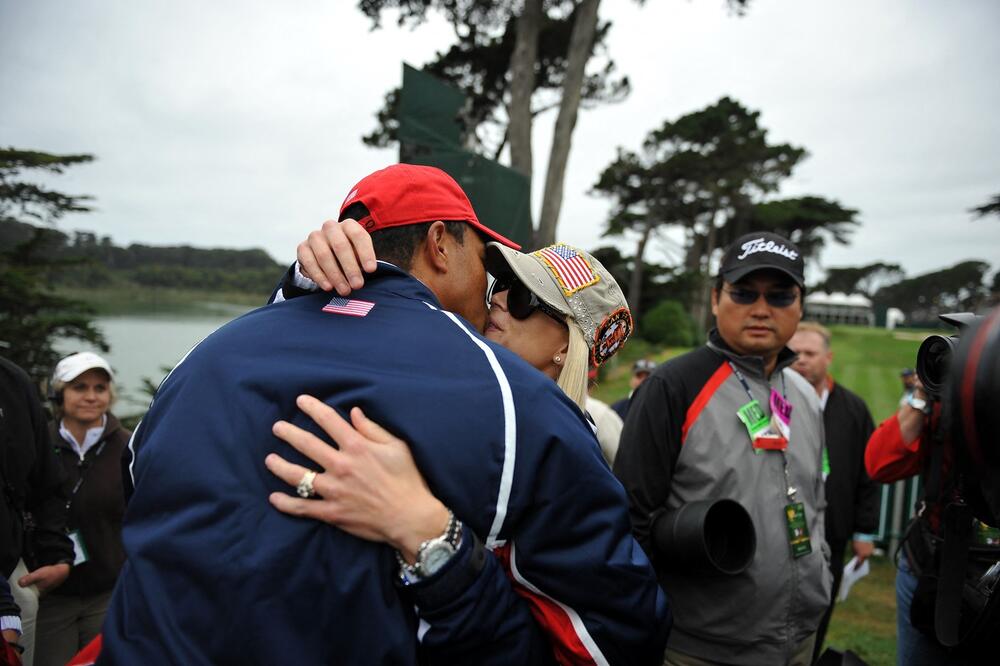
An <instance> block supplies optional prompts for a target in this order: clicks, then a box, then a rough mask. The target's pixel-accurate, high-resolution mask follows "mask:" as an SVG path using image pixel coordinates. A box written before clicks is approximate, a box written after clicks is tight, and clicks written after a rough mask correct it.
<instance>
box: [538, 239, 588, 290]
mask: <svg viewBox="0 0 1000 666" xmlns="http://www.w3.org/2000/svg"><path fill="white" fill-rule="evenodd" d="M535 256H536V257H538V258H539V259H541V260H542V261H544V262H545V264H546V265H547V266H548V267H549V269H551V271H552V273H553V275H555V276H556V280H557V281H558V282H559V286H560V287H562V290H563V293H564V294H566V295H567V296H569V295H570V294H573V293H574V292H577V291H580V290H581V289H583V288H584V287H589V286H590V285H592V284H594V283H596V282H597V281H599V280H600V279H601V278H600V277H599V276H598V275H597V274H595V273H594V271H593V269H592V268H591V267H590V264H588V263H587V260H586V259H584V258H583V257H581V256H580V254H579V253H578V252H577V251H576V250H574V249H573V248H571V247H570V246H569V245H564V244H562V243H559V244H558V245H553V246H551V247H546V248H542V249H541V250H538V251H537V252H535Z"/></svg>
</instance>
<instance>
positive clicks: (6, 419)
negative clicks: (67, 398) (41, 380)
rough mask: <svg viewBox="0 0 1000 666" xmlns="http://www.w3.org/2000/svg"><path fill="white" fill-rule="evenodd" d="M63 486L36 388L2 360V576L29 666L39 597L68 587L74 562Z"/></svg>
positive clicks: (0, 566) (0, 388)
mask: <svg viewBox="0 0 1000 666" xmlns="http://www.w3.org/2000/svg"><path fill="white" fill-rule="evenodd" d="M61 480H62V475H61V472H60V470H59V466H58V464H57V462H56V459H55V456H54V454H53V451H52V442H51V441H50V440H49V433H48V429H47V427H46V423H45V414H44V412H43V411H42V406H41V403H40V402H39V400H38V395H37V393H36V391H35V387H34V386H33V385H32V383H31V379H29V378H28V375H27V374H26V373H25V372H24V371H23V370H21V368H19V367H17V366H16V365H15V364H13V363H11V362H10V361H8V360H6V359H4V358H0V487H2V491H3V498H2V499H0V576H3V577H4V578H9V579H10V587H11V590H12V591H13V592H14V597H15V600H16V601H17V603H18V605H19V606H20V607H21V620H22V625H23V633H22V635H21V643H22V646H23V647H24V656H23V660H24V664H25V665H26V666H30V664H31V663H32V657H33V649H34V640H35V637H34V623H35V614H36V613H37V611H38V593H39V592H45V591H46V590H48V589H51V588H53V587H55V586H57V585H59V584H60V583H62V582H63V581H64V580H65V579H66V576H68V575H69V570H70V563H71V562H72V561H73V544H72V542H71V541H70V540H69V537H67V536H66V495H65V494H64V493H63V491H62V489H61V487H60V482H61ZM26 511H27V512H28V513H30V514H31V516H32V518H33V520H34V530H35V532H34V539H33V540H32V543H33V545H34V550H35V552H34V561H33V562H31V565H32V566H33V569H32V570H31V571H30V572H29V571H28V570H27V568H26V566H25V562H24V560H23V559H22V558H23V557H24V513H25V512H26ZM15 572H16V573H15Z"/></svg>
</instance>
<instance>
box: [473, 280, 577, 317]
mask: <svg viewBox="0 0 1000 666" xmlns="http://www.w3.org/2000/svg"><path fill="white" fill-rule="evenodd" d="M503 291H506V292H507V312H509V313H510V316H511V317H513V318H514V319H521V320H523V319H527V318H528V317H530V316H531V315H532V314H533V313H534V312H535V310H541V311H542V312H544V313H545V314H547V315H548V316H550V317H552V318H553V319H555V320H556V321H558V322H559V323H560V324H563V325H565V324H566V318H565V317H564V316H563V314H562V313H561V312H559V311H558V310H556V309H554V308H552V307H551V306H549V305H546V304H545V303H544V302H542V300H541V299H539V298H538V296H536V295H535V293H534V292H533V291H531V290H530V289H528V288H527V287H525V286H524V283H523V282H521V281H520V280H518V279H517V278H516V277H514V276H513V275H502V276H500V277H498V278H497V279H496V281H494V282H493V286H492V287H491V288H490V293H489V296H488V298H487V300H489V301H492V300H493V297H494V296H496V295H497V294H499V293H500V292H503Z"/></svg>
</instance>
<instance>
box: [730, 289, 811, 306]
mask: <svg viewBox="0 0 1000 666" xmlns="http://www.w3.org/2000/svg"><path fill="white" fill-rule="evenodd" d="M723 291H725V292H726V293H727V294H729V298H731V299H732V301H733V303H736V304H737V305H752V304H754V303H756V302H757V299H758V298H760V297H761V293H760V292H759V291H756V290H755V289H744V288H743V287H729V288H727V289H724V290H723ZM763 296H764V300H765V301H767V304H768V305H770V306H771V307H773V308H787V307H788V306H789V305H791V304H792V303H794V302H795V300H796V299H797V298H798V297H799V294H798V292H797V291H795V290H794V289H781V290H779V291H767V292H764V294H763Z"/></svg>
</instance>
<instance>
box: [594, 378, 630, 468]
mask: <svg viewBox="0 0 1000 666" xmlns="http://www.w3.org/2000/svg"><path fill="white" fill-rule="evenodd" d="M596 385H597V368H591V369H590V372H589V373H588V375H587V413H588V414H590V418H592V419H593V420H594V425H595V426H596V427H597V441H598V442H600V443H601V453H603V454H604V459H605V460H607V461H608V464H609V465H613V464H614V463H615V455H616V454H617V453H618V440H619V439H620V438H621V436H622V420H621V417H619V416H618V414H616V413H615V411H614V410H612V409H611V407H609V406H608V405H607V403H605V402H602V401H600V400H598V399H597V398H595V397H594V396H592V395H590V393H591V392H592V391H593V390H594V386H596Z"/></svg>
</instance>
